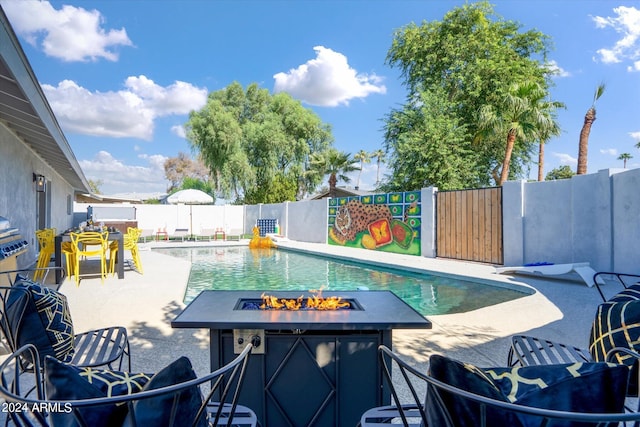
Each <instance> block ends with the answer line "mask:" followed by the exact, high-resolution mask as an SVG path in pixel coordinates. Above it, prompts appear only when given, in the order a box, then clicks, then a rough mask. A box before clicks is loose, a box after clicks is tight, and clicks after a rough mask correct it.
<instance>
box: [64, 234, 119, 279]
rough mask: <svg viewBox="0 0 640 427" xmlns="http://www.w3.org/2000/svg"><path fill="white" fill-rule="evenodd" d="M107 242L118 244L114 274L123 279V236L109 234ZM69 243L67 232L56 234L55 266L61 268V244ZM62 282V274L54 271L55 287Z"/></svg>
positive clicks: (69, 236)
mask: <svg viewBox="0 0 640 427" xmlns="http://www.w3.org/2000/svg"><path fill="white" fill-rule="evenodd" d="M109 241H110V242H112V241H116V242H118V255H117V256H118V258H117V260H116V272H117V273H118V279H124V234H122V233H120V232H119V231H116V232H110V233H109ZM63 242H71V235H70V234H69V233H67V232H65V233H62V234H58V235H57V236H56V238H55V261H54V262H55V266H56V267H62V243H63ZM61 282H62V272H61V271H60V269H59V268H57V269H56V285H59V284H61Z"/></svg>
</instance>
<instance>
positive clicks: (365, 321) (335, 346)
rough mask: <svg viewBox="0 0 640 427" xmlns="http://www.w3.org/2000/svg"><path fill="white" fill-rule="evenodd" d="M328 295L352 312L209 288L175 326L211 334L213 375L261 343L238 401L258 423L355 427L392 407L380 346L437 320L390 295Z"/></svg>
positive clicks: (290, 295)
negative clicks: (366, 415) (271, 302)
mask: <svg viewBox="0 0 640 427" xmlns="http://www.w3.org/2000/svg"><path fill="white" fill-rule="evenodd" d="M325 293H326V294H327V297H339V298H341V300H342V301H347V302H349V307H346V308H339V309H336V310H316V309H306V308H304V306H303V309H301V310H288V309H265V308H260V306H261V304H262V297H261V296H262V292H260V291H203V292H202V293H200V294H199V295H198V296H197V297H196V298H195V299H194V300H193V301H192V302H191V303H190V304H189V305H188V306H187V307H186V308H185V309H184V310H183V311H182V313H180V314H179V315H178V316H177V317H176V318H175V319H174V320H173V321H172V322H171V326H172V327H174V328H206V329H209V331H210V332H209V339H210V362H211V370H214V369H217V368H219V367H221V366H223V365H224V364H225V363H227V362H229V361H230V360H231V359H233V357H234V356H235V353H236V352H238V351H239V350H240V348H241V347H242V346H243V345H246V343H247V342H254V345H256V344H258V345H257V346H256V347H255V348H254V351H253V352H252V355H251V357H250V360H249V365H248V370H247V374H246V376H245V384H244V386H243V389H242V393H241V395H240V400H239V401H240V402H241V403H242V404H243V405H246V406H249V407H250V408H251V409H253V410H254V411H255V412H256V415H257V416H258V419H259V421H260V425H262V426H312V425H313V426H355V425H356V424H357V423H358V421H359V419H360V415H361V414H362V413H363V412H364V411H365V410H367V409H369V408H371V407H374V406H380V405H384V404H388V403H389V402H390V392H389V390H388V387H387V386H386V385H385V384H383V380H382V366H381V363H380V360H379V357H378V352H377V348H378V346H379V345H381V344H384V345H387V346H389V347H391V346H392V331H393V329H430V328H431V322H430V321H429V320H427V319H426V318H425V317H424V316H422V315H421V314H420V313H418V312H417V311H415V310H414V309H413V308H412V307H410V306H409V305H408V304H407V303H405V302H404V301H403V300H402V299H400V298H399V297H397V296H396V295H395V294H394V293H393V292H390V291H355V292H333V291H325ZM269 294H270V295H273V296H276V297H278V298H286V299H293V300H295V299H297V298H298V297H300V296H301V295H303V296H304V297H305V298H306V297H308V296H310V294H309V293H306V292H300V291H270V292H269Z"/></svg>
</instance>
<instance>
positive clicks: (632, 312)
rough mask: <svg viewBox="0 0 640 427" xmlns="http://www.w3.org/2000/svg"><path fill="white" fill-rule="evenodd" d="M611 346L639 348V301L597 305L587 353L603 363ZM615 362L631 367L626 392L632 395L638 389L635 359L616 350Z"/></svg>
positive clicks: (635, 349)
mask: <svg viewBox="0 0 640 427" xmlns="http://www.w3.org/2000/svg"><path fill="white" fill-rule="evenodd" d="M623 292H624V291H623ZM614 347H623V348H628V349H630V350H633V351H636V352H639V351H640V300H627V301H626V302H605V303H603V304H600V305H599V306H598V309H597V310H596V315H595V318H594V319H593V324H592V326H591V335H590V338H589V352H590V353H591V357H593V360H595V361H596V362H604V361H606V357H607V353H609V351H611V349H613V348H614ZM614 361H615V362H617V363H621V364H624V365H626V366H628V367H629V368H632V374H631V381H630V384H629V393H630V394H635V393H636V392H637V389H638V375H637V369H638V366H637V363H636V362H637V359H636V358H635V357H632V356H629V355H627V354H624V353H616V355H615V359H614Z"/></svg>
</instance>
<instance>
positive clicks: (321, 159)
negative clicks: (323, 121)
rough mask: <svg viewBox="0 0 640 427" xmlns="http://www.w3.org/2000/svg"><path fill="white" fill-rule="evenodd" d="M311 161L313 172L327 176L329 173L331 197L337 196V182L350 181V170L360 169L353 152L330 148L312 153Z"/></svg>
mask: <svg viewBox="0 0 640 427" xmlns="http://www.w3.org/2000/svg"><path fill="white" fill-rule="evenodd" d="M309 163H310V166H311V170H312V171H313V173H316V174H319V175H322V176H325V175H329V197H336V184H337V183H338V181H339V180H340V181H344V182H347V183H348V182H350V181H351V179H349V177H348V176H347V174H348V173H349V172H353V171H356V170H358V167H357V166H355V165H354V160H353V159H351V154H349V153H344V152H341V151H338V150H336V149H335V148H329V149H328V150H326V151H323V152H316V153H313V154H311V156H310V159H309Z"/></svg>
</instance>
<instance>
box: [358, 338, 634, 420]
mask: <svg viewBox="0 0 640 427" xmlns="http://www.w3.org/2000/svg"><path fill="white" fill-rule="evenodd" d="M379 351H380V357H381V358H382V361H383V373H384V378H385V380H386V382H387V384H388V385H389V387H390V391H391V396H392V401H393V404H391V405H387V406H381V407H376V408H371V409H369V410H367V411H366V412H365V413H364V414H363V415H362V417H361V420H360V424H359V425H360V426H361V427H381V426H391V425H404V426H427V425H429V426H439V427H476V426H510V427H518V426H525V425H526V426H540V427H542V426H550V425H562V426H573V425H578V423H580V424H579V425H581V426H587V425H593V426H595V425H599V426H602V425H618V424H617V423H618V422H632V421H636V422H637V421H638V420H640V413H637V412H628V411H625V408H624V400H625V390H626V385H627V378H628V375H629V373H628V371H627V370H626V369H625V368H624V367H622V366H617V365H609V364H605V363H585V364H568V365H554V366H542V367H540V366H536V367H527V368H518V369H516V370H514V369H513V368H509V367H498V368H479V367H477V366H473V365H471V364H469V363H463V362H460V361H457V360H454V359H450V358H447V357H444V356H441V355H432V356H431V357H430V359H429V372H428V373H424V372H421V371H419V370H417V369H415V368H414V367H412V366H411V365H409V364H408V363H407V362H405V361H404V360H403V359H402V358H401V357H400V355H398V354H397V353H394V352H393V351H391V350H390V349H389V348H388V347H385V346H380V347H379ZM392 372H393V373H394V374H396V377H394V380H392V376H391V373H392ZM542 381H544V383H545V386H544V387H543V386H540V385H538V384H539V383H541V382H542ZM587 385H588V386H587ZM402 391H404V395H405V396H407V398H406V399H405V400H404V401H402V403H400V402H401V398H400V395H401V392H402ZM608 423H611V424H608Z"/></svg>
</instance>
